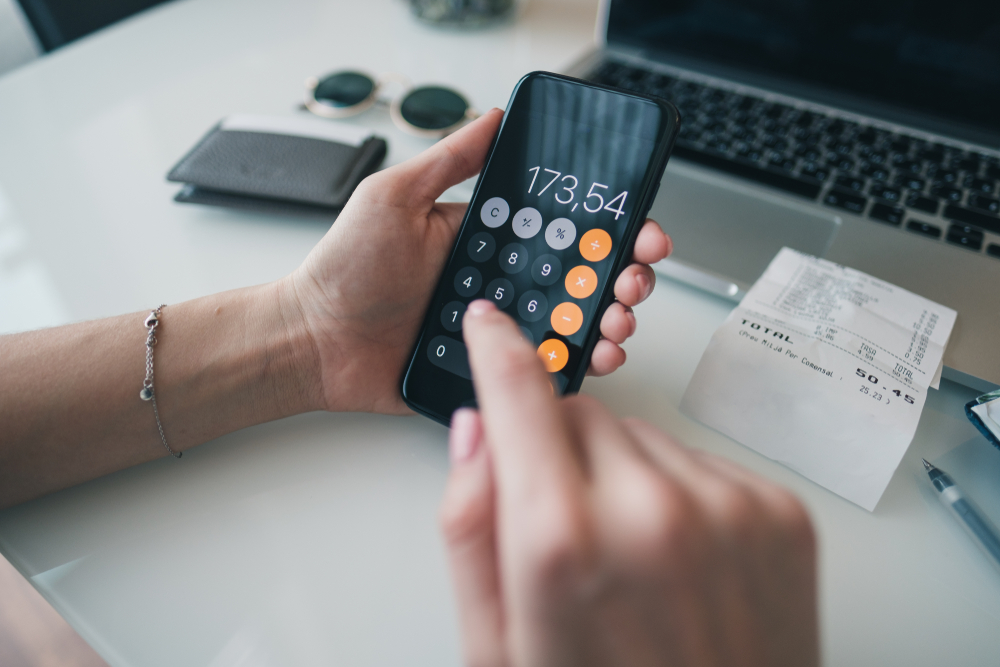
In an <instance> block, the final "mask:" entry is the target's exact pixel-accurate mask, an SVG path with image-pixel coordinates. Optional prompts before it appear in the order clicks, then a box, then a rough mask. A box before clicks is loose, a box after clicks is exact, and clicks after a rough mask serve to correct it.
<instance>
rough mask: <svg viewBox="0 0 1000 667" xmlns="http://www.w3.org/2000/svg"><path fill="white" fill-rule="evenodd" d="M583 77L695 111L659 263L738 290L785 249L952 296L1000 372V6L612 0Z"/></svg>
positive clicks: (672, 184) (974, 378) (973, 361)
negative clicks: (664, 256)
mask: <svg viewBox="0 0 1000 667" xmlns="http://www.w3.org/2000/svg"><path fill="white" fill-rule="evenodd" d="M598 36H599V38H600V39H599V42H600V44H599V46H598V48H596V49H595V50H594V51H592V52H591V53H589V54H587V55H586V56H585V57H584V58H583V59H582V60H580V61H579V62H577V63H576V64H575V65H573V66H572V68H571V69H570V71H569V72H568V73H569V74H571V75H573V76H577V77H580V78H584V79H589V80H593V81H598V82H601V83H605V84H610V85H612V86H616V87H619V88H623V89H627V90H637V91H642V92H644V93H648V94H652V95H657V96H659V97H663V98H665V99H667V100H670V101H671V102H673V103H674V104H675V105H676V106H677V107H678V108H679V109H680V111H681V116H682V119H683V120H682V124H681V132H680V135H679V137H678V139H677V144H676V148H675V150H674V157H673V158H672V159H671V161H670V165H669V167H668V168H667V173H666V175H665V177H664V179H663V181H662V184H661V187H660V193H659V195H658V196H657V199H656V202H655V203H654V205H653V208H652V210H651V212H650V215H651V217H653V218H655V219H656V220H657V221H659V222H660V224H661V225H662V226H663V227H664V229H665V230H666V231H667V232H668V233H669V234H670V235H671V236H672V237H673V239H674V246H675V252H674V255H673V256H672V257H671V258H670V259H668V260H666V261H664V262H662V263H660V264H659V265H657V267H656V269H657V270H658V271H659V272H660V273H662V274H665V275H667V276H670V277H671V278H674V279H676V280H680V281H683V282H685V283H688V284H691V285H695V286H697V287H699V288H701V289H704V290H707V291H709V292H712V293H715V294H718V295H720V296H722V297H725V298H728V299H731V300H733V301H739V300H740V299H741V298H742V296H743V294H744V293H745V291H746V290H747V289H748V288H749V286H750V285H752V284H753V283H754V281H756V280H757V278H758V277H759V276H760V275H761V274H762V273H763V271H764V269H765V268H766V267H767V265H768V263H769V262H770V261H771V259H772V258H773V257H774V255H775V254H776V253H777V252H778V250H779V249H780V248H781V247H782V246H789V247H792V248H795V249H796V250H800V251H802V252H806V253H809V254H812V255H817V256H820V257H824V258H826V259H828V260H831V261H834V262H837V263H839V264H843V265H846V266H850V267H853V268H855V269H860V270H861V271H864V272H866V273H869V274H871V275H873V276H876V277H878V278H881V279H883V280H886V281H888V282H890V283H893V284H895V285H899V286H900V287H903V288H905V289H908V290H910V291H912V292H915V293H917V294H920V295H922V296H925V297H927V298H929V299H932V300H934V301H937V302H939V303H942V304H944V305H947V306H949V307H951V308H953V309H955V310H956V311H957V312H958V320H957V322H956V325H955V328H954V331H953V333H952V335H951V340H950V342H949V345H948V349H947V351H946V354H945V358H944V364H945V369H944V377H945V378H948V379H951V380H954V381H957V382H960V383H962V384H965V385H967V386H969V387H972V388H974V389H976V390H981V391H988V390H991V389H994V388H996V387H997V386H1000V3H984V2H981V0H951V1H950V2H947V3H930V2H912V1H911V0H905V1H904V0H866V1H865V2H856V1H855V2H829V0H796V1H795V2H778V1H777V0H662V1H654V0H605V1H604V2H603V4H602V6H601V14H600V20H599V26H598Z"/></svg>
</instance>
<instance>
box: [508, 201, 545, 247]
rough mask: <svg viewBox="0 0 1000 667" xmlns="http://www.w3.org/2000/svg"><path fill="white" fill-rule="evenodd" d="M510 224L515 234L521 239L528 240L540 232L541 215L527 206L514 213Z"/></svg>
mask: <svg viewBox="0 0 1000 667" xmlns="http://www.w3.org/2000/svg"><path fill="white" fill-rule="evenodd" d="M510 224H511V229H513V230H514V233H515V234H517V235H518V236H520V237H521V238H522V239H530V238H531V237H532V236H534V235H535V234H537V233H538V232H540V231H542V214H541V213H539V212H538V211H536V210H535V209H533V208H531V207H530V206H528V207H526V208H522V209H521V210H520V211H518V212H517V213H515V214H514V218H513V219H512V220H511V221H510Z"/></svg>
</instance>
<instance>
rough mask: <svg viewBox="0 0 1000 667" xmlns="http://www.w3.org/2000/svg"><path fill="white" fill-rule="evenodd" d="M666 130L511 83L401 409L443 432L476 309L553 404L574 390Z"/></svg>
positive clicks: (621, 107)
mask: <svg viewBox="0 0 1000 667" xmlns="http://www.w3.org/2000/svg"><path fill="white" fill-rule="evenodd" d="M679 123H680V117H679V115H678V113H677V109H676V108H675V107H673V106H672V105H671V104H670V103H668V102H665V101H664V100H660V99H656V98H653V97H646V96H643V95H638V94H635V93H631V92H627V91H622V90H618V89H615V88H609V87H607V86H601V85H598V84H594V83H591V82H588V81H580V80H578V79H572V78H570V77H566V76H561V75H558V74H551V73H548V72H533V73H531V74H528V75H527V76H525V77H524V78H523V79H521V80H520V81H519V82H518V84H517V87H516V88H515V89H514V93H513V95H512V96H511V99H510V102H509V103H508V105H507V111H506V113H505V114H504V117H503V121H502V123H501V125H500V131H499V133H498V134H497V136H496V139H494V141H493V145H492V147H491V148H490V151H489V153H488V155H487V158H486V165H485V166H484V168H483V171H482V173H481V174H480V176H479V181H478V183H477V184H476V189H475V194H474V195H473V197H472V201H471V203H470V204H469V209H468V211H467V212H466V214H465V220H464V221H463V223H462V227H461V229H460V231H459V233H458V240H457V241H456V243H455V247H454V249H453V250H452V253H451V258H450V259H449V260H448V263H447V265H446V266H445V269H444V273H443V274H442V275H441V279H440V281H439V283H438V286H437V289H436V290H435V292H434V296H433V298H432V299H431V305H430V309H429V310H428V313H427V316H426V318H425V319H424V324H423V327H422V329H421V331H420V336H419V338H418V339H417V343H416V347H415V349H414V352H413V356H412V357H411V359H410V363H409V366H408V367H407V370H406V373H405V375H404V376H403V387H402V393H403V399H404V400H405V401H406V404H407V405H409V406H410V407H411V408H412V409H413V410H415V411H417V412H420V413H422V414H424V415H427V416H428V417H430V418H431V419H434V420H436V421H439V422H441V423H443V424H448V422H449V420H450V419H451V415H452V413H453V412H454V411H455V410H456V409H458V408H459V407H462V406H474V405H475V391H474V390H473V387H472V374H471V372H470V370H469V359H468V353H467V351H466V347H465V344H464V342H463V340H462V316H463V315H464V314H465V308H466V306H467V304H469V302H471V301H473V300H475V299H484V298H485V299H489V300H491V301H493V302H494V303H495V304H496V305H497V306H498V307H499V308H501V309H503V310H504V311H505V312H507V313H508V314H510V315H511V316H512V317H513V318H514V319H515V320H516V321H517V323H518V324H519V325H520V326H521V330H522V331H523V332H524V335H525V336H526V337H527V338H528V340H530V341H531V342H532V344H533V345H535V346H536V347H537V349H538V355H539V357H541V359H542V361H543V363H544V364H545V366H546V369H547V370H548V371H549V373H550V374H551V376H552V381H553V385H554V386H555V387H556V389H557V390H558V391H559V392H560V393H570V392H575V391H577V390H579V388H580V384H581V383H582V382H583V378H584V376H585V375H586V372H587V367H588V366H589V364H590V355H591V352H592V351H593V349H594V346H595V345H596V344H597V341H598V340H599V338H600V330H599V329H600V326H599V325H600V320H601V316H602V315H603V314H604V311H605V310H606V309H607V307H608V306H609V305H611V303H612V302H613V301H614V282H615V279H616V278H617V277H618V274H619V273H621V272H622V270H624V269H625V267H627V266H628V264H629V262H630V259H631V256H632V246H633V245H634V243H635V238H636V235H637V234H638V233H639V229H640V228H641V227H642V224H643V222H644V220H645V218H646V214H647V213H648V212H649V209H650V207H651V206H652V205H653V199H654V198H655V197H656V190H657V189H658V187H659V183H660V179H661V177H662V176H663V170H664V169H665V168H666V166H667V158H668V157H669V155H670V150H671V148H672V147H673V142H674V137H675V135H676V133H677V127H678V125H679Z"/></svg>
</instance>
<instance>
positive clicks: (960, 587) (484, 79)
mask: <svg viewBox="0 0 1000 667" xmlns="http://www.w3.org/2000/svg"><path fill="white" fill-rule="evenodd" d="M595 16H596V3H592V2H588V1H583V2H572V1H570V0H567V1H565V2H558V1H545V0H529V2H528V3H527V4H526V5H525V6H524V7H523V11H522V12H521V15H520V16H519V18H518V20H517V21H516V22H513V23H506V24H503V25H499V26H495V27H492V28H488V29H485V30H481V31H476V32H460V31H454V30H441V29H436V28H433V27H430V26H427V25H425V24H421V23H419V22H418V21H416V20H415V19H413V18H412V17H411V16H410V14H409V12H408V7H407V3H405V2H403V1H402V0H365V2H348V1H335V0H324V1H319V0H285V1H283V2H278V1H277V0H239V1H237V0H183V1H181V2H176V3H173V4H169V5H165V6H162V7H159V8H157V9H155V10H153V11H150V12H148V13H146V14H143V15H141V16H139V17H137V18H135V19H133V20H129V21H126V22H125V23H123V24H120V25H118V26H116V27H114V28H112V29H110V30H107V31H105V32H103V33H100V34H97V35H95V36H92V37H90V38H88V39H85V40H83V41H81V42H79V43H76V44H74V45H72V46H70V47H68V48H65V49H63V50H60V51H58V52H57V53H55V54H53V55H50V56H47V57H45V58H42V59H41V60H39V61H37V62H35V63H32V64H30V65H28V66H26V67H24V68H22V69H19V70H16V71H14V72H12V73H10V74H8V75H6V76H4V77H2V78H0V330H3V331H15V330H23V329H26V328H32V327H37V326H46V325H52V324H58V323H63V322H69V321H76V320H82V319H88V318H96V317H102V316H108V315H113V314H118V313H121V312H131V311H139V310H142V309H148V308H151V307H152V306H154V305H156V304H159V303H174V302H178V301H181V300H184V299H189V298H193V297H197V296H200V295H203V294H207V293H211V292H216V291H220V290H224V289H228V288H233V287H238V286H242V285H247V284H254V283H261V282H265V281H269V280H273V279H275V278H278V277H280V276H282V275H284V274H286V273H288V272H289V271H291V270H292V269H293V268H294V267H295V266H297V264H298V263H299V262H300V261H301V260H302V258H303V257H304V256H305V255H306V253H307V252H308V251H309V249H310V248H311V247H312V246H313V244H315V243H316V241H317V240H318V239H319V238H320V237H321V236H322V234H323V233H324V231H325V228H326V226H327V224H328V223H325V222H322V221H316V220H302V219H295V218H284V217H276V216H265V215H250V214H245V213H236V212H229V211H224V210H219V209H208V208H201V207H195V206H188V205H181V204H176V203H174V202H173V201H172V197H173V195H174V194H175V192H176V190H177V186H176V185H174V184H169V183H167V182H166V181H165V179H164V176H165V174H166V172H167V171H168V169H169V168H170V167H171V166H172V165H173V164H174V162H176V161H177V160H178V159H179V158H180V157H181V156H182V155H183V154H184V153H185V152H186V151H187V149H188V148H190V146H191V145H192V144H193V143H194V142H195V141H196V140H197V139H198V138H199V137H200V136H201V135H202V134H203V133H204V132H205V131H206V130H207V129H208V128H209V127H211V126H212V125H213V124H214V123H215V122H216V121H218V120H219V119H220V118H222V117H223V116H226V115H228V114H232V113H266V114H280V115H294V114H297V113H302V112H300V111H297V110H296V108H295V107H296V104H297V102H298V101H299V99H300V97H301V93H302V83H303V81H304V80H305V78H306V77H307V76H309V75H314V74H322V73H324V72H327V71H331V70H335V69H341V68H361V69H365V70H367V71H370V72H372V73H384V72H398V73H402V74H404V75H405V76H407V77H408V78H409V79H410V80H412V81H413V82H414V83H424V82H435V83H442V84H446V85H450V86H454V87H457V88H458V89H460V90H462V91H464V92H465V93H466V94H467V95H468V97H469V98H470V100H472V102H473V104H474V105H475V106H476V107H477V108H479V109H486V108H489V107H491V106H503V105H504V104H505V103H506V100H507V97H508V95H509V93H510V91H511V89H512V87H513V85H514V83H515V82H516V81H517V80H518V79H519V78H520V76H521V75H523V74H524V73H526V72H528V71H530V70H533V69H554V70H559V69H564V68H565V67H566V66H567V65H568V64H569V63H571V62H572V61H573V60H574V59H576V58H577V57H579V56H580V55H581V54H582V53H583V52H584V51H585V50H586V49H588V48H590V46H591V44H592V42H593V33H594V23H595ZM348 122H351V123H355V124H358V125H364V126H367V127H370V128H372V129H373V130H375V131H376V132H378V133H379V134H381V135H382V136H385V137H386V138H387V139H388V141H389V145H390V152H389V156H388V160H387V162H388V163H396V162H399V161H401V160H404V159H406V158H407V157H409V156H411V155H413V154H415V153H417V152H419V151H420V150H421V149H423V148H424V147H426V146H427V145H428V142H427V140H424V139H416V138H412V137H409V136H407V135H404V134H402V133H401V132H400V131H398V130H397V129H396V128H395V127H394V126H393V125H392V123H391V121H390V119H389V117H388V113H387V111H385V110H384V109H379V108H376V109H373V110H371V111H369V112H367V113H366V114H364V115H363V116H359V117H356V118H354V119H351V120H350V121H348ZM689 168H691V167H687V166H685V165H683V164H680V163H677V164H674V165H672V166H671V167H670V169H671V170H677V169H689ZM470 194H471V187H470V185H469V184H464V185H462V186H459V187H457V188H454V189H453V190H452V191H450V192H449V193H448V196H449V197H450V198H452V199H456V200H461V199H462V198H463V197H468V196H469V195H470ZM391 260H392V258H391V257H387V258H386V261H391ZM378 269H379V267H378V266H373V267H371V270H372V271H377V270H378ZM730 308H731V305H730V304H729V303H727V302H724V301H721V300H717V299H715V298H713V297H709V296H706V295H704V294H702V293H699V292H696V291H693V290H691V289H688V288H686V287H683V286H680V285H677V284H671V283H669V282H668V281H666V280H661V281H660V284H659V285H658V287H657V290H656V292H655V293H654V295H653V296H652V297H651V299H650V300H649V302H648V303H646V304H644V305H643V306H641V307H640V308H639V309H637V314H638V318H639V328H638V333H637V335H636V336H635V338H634V339H633V340H631V341H630V342H629V343H628V344H627V345H626V350H627V352H628V354H629V362H628V364H627V365H626V366H625V367H624V368H623V369H622V370H620V371H619V372H617V373H615V374H614V375H612V376H610V377H608V378H602V379H589V380H588V381H587V382H586V383H585V384H584V391H585V392H587V393H590V394H593V395H595V396H597V397H599V398H601V399H602V400H603V401H605V402H606V403H607V404H608V405H610V406H611V408H612V409H613V410H614V411H615V412H617V413H618V414H621V415H626V414H631V415H639V416H642V417H644V418H646V419H647V420H649V421H651V422H653V423H654V424H656V425H658V426H660V427H662V428H664V429H665V430H667V431H669V432H671V433H673V434H675V435H676V436H677V437H678V438H680V439H681V440H683V441H684V442H686V443H687V444H688V445H690V446H692V447H697V448H701V449H704V450H708V451H712V452H715V453H718V454H721V455H723V456H726V457H728V458H730V459H732V460H734V461H737V462H739V463H741V464H743V465H745V466H747V467H749V468H752V469H754V470H756V471H757V472H759V473H761V474H763V475H765V476H767V477H769V478H771V479H773V480H775V481H777V482H778V483H781V484H783V485H786V486H787V487H789V488H791V489H792V490H793V491H795V492H796V493H797V494H799V495H800V496H801V497H802V498H803V500H804V501H805V502H806V504H807V505H808V507H809V509H810V510H811V512H812V514H813V517H814V519H815V521H816V524H817V530H818V533H819V537H820V545H821V561H820V568H821V587H822V588H821V598H822V602H821V605H822V608H821V615H822V636H823V653H824V661H825V664H827V665H845V666H847V665H851V666H854V665H907V666H909V665H923V664H926V665H939V664H960V665H990V664H993V665H995V664H996V662H997V656H998V655H1000V632H998V631H997V630H998V628H1000V572H998V571H997V570H996V569H994V568H993V567H992V566H991V564H990V562H989V561H988V560H987V559H986V558H985V557H984V556H983V555H982V554H980V553H979V552H978V551H977V550H976V547H975V546H974V545H973V543H972V542H971V541H969V540H968V539H967V538H966V537H965V535H964V534H963V533H962V532H961V530H960V529H959V528H958V527H957V526H956V525H953V524H952V522H951V520H950V518H949V516H948V515H947V513H946V512H945V510H944V509H943V508H942V507H940V506H939V505H938V503H937V501H936V499H935V497H934V495H933V493H932V491H931V489H930V486H929V484H928V483H927V481H926V479H925V477H924V475H923V471H922V467H921V465H920V457H926V458H928V459H929V460H931V461H933V462H935V463H938V464H940V465H941V467H942V468H944V469H946V470H948V471H949V472H951V473H952V474H953V476H954V477H955V478H956V479H957V480H958V481H959V483H960V484H964V485H965V486H966V487H967V489H968V490H969V491H970V492H971V493H972V494H973V495H975V496H976V498H977V499H978V500H979V502H980V504H981V505H983V506H984V509H985V510H986V511H987V513H989V514H991V515H992V516H993V518H994V520H998V519H1000V452H998V451H996V450H994V449H992V448H990V447H989V446H988V445H987V444H986V443H985V441H984V440H983V439H982V438H981V436H979V435H978V434H977V432H976V431H975V430H974V429H973V428H972V426H971V425H969V423H968V422H967V421H966V420H965V417H964V415H963V413H962V405H963V404H964V403H965V402H966V401H967V400H969V399H970V398H971V397H972V396H973V392H971V391H969V390H966V389H964V388H962V387H959V386H956V385H952V384H949V383H945V384H944V385H943V387H942V390H941V391H939V392H931V395H930V397H929V399H928V402H927V406H926V408H925V410H924V415H923V418H922V420H921V423H920V427H919V430H918V432H917V436H916V438H915V441H914V443H913V445H912V446H911V447H910V450H909V452H908V453H907V454H906V456H905V457H904V459H903V462H902V464H901V466H900V468H899V470H898V471H897V472H896V474H895V476H894V477H893V480H892V482H891V483H890V485H889V488H888V490H887V491H886V493H885V495H884V496H883V498H882V501H881V502H880V503H879V505H878V507H877V508H876V510H875V512H873V513H868V512H866V511H864V510H862V509H860V508H858V507H856V506H854V505H852V504H850V503H849V502H847V501H845V500H842V499H841V498H839V497H837V496H835V495H833V494H831V493H829V492H827V491H825V490H824V489H822V488H820V487H818V486H816V485H814V484H812V483H811V482H809V481H808V480H806V479H804V478H802V477H800V476H799V475H797V474H795V473H793V472H791V471H790V470H788V469H786V468H784V467H782V466H781V465H779V464H777V463H774V462H772V461H769V460H767V459H765V458H763V457H761V456H759V455H757V454H756V453H754V452H752V451H750V450H748V449H746V448H744V447H742V446H740V445H739V444H737V443H734V442H733V441H731V440H729V439H727V438H725V437H723V436H721V435H719V434H718V433H715V432H713V431H711V430H709V429H707V428H705V427H703V426H701V425H700V424H698V423H695V422H692V421H691V420H689V419H688V418H686V417H684V416H683V415H681V414H680V413H679V412H678V409H677V406H678V404H679V402H680V398H681V396H682V394H683V392H684V388H685V386H686V384H687V382H688V380H689V379H690V377H691V375H692V373H693V372H694V368H695V366H696V364H697V362H698V359H699V357H700V355H701V353H702V351H703V350H704V348H705V346H706V344H707V342H708V340H709V337H710V336H711V334H712V332H713V331H714V330H715V328H716V327H717V326H718V325H719V324H720V323H721V322H722V320H723V319H724V318H725V316H726V314H727V313H728V312H729V310H730ZM140 379H141V378H140ZM2 381H3V378H0V382H2ZM2 428H3V427H2V424H0V437H2ZM447 470H448V463H447V452H446V431H445V429H444V428H442V427H440V426H438V425H436V424H434V423H432V422H430V421H428V420H426V419H422V418H419V417H407V418H390V417H378V416H371V415H360V414H309V415H304V416H300V417H296V418H291V419H286V420H283V421H280V422H275V423H271V424H266V425H262V426H258V427H255V428H251V429H247V430H244V431H241V432H238V433H234V434H231V435H229V436H226V437H223V438H220V439H218V440H216V441H214V442H211V443H208V444H206V445H203V446H201V447H199V448H197V449H194V450H192V451H190V452H189V454H188V455H186V456H185V457H184V458H183V459H182V460H181V461H175V460H172V459H171V460H159V461H156V462H153V463H150V464H147V465H143V466H140V467H137V468H134V469H131V470H126V471H123V472H120V473H117V474H114V475H110V476H108V477H105V478H102V479H99V480H96V481H94V482H91V483H88V484H84V485H81V486H78V487H76V488H73V489H69V490H66V491H63V492H60V493H56V494H53V495H50V496H48V497H45V498H42V499H39V500H36V501H33V502H29V503H26V504H23V505H21V506H18V507H15V508H11V509H8V510H5V511H3V512H0V551H2V552H3V554H4V555H5V556H6V557H7V558H8V559H9V560H10V561H11V562H12V563H13V564H14V565H15V566H16V567H17V568H18V569H19V570H20V571H21V572H22V573H23V574H24V575H25V576H26V577H28V578H29V579H30V580H31V582H32V583H33V584H34V586H35V587H36V588H38V590H39V591H41V592H42V594H43V595H45V596H46V598H48V599H49V600H50V601H51V602H52V604H54V605H55V607H56V608H57V609H58V610H59V611H60V612H61V613H62V614H63V615H64V616H65V617H66V618H67V619H68V620H69V622H70V623H71V624H72V625H73V626H74V627H75V628H76V629H77V630H78V631H79V632H80V633H81V634H82V635H83V636H84V638H86V639H87V640H88V641H89V642H90V643H91V644H92V645H93V646H94V647H95V648H96V649H97V650H98V651H99V652H100V653H101V654H102V655H103V656H104V658H105V659H106V660H107V661H108V662H109V663H110V664H111V665H113V666H115V667H117V666H119V665H122V666H124V665H136V666H139V665H142V666H155V665H171V666H173V665H206V666H211V667H230V666H232V667H235V666H238V665H239V666H246V667H249V666H258V665H261V666H263V665H332V664H337V665H352V666H358V665H435V666H440V665H456V664H459V662H460V660H459V651H458V634H457V626H456V611H455V607H454V604H453V602H452V594H451V588H450V583H449V579H448V573H447V569H446V564H445V559H444V550H443V545H442V542H441V539H440V537H439V534H438V531H437V523H436V512H437V504H438V501H439V499H440V497H441V493H442V489H443V484H444V481H445V478H446V475H447Z"/></svg>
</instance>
